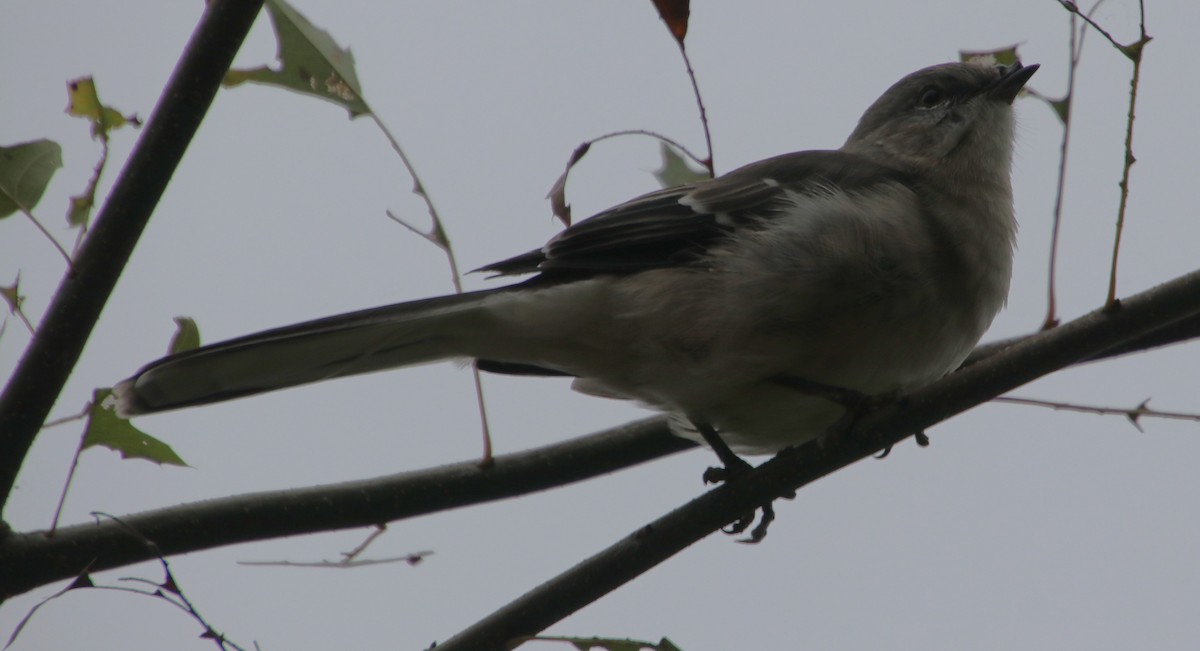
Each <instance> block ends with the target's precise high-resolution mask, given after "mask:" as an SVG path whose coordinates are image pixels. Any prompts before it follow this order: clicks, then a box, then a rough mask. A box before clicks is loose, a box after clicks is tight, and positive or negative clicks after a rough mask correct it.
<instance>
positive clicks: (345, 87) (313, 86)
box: [223, 0, 371, 118]
mask: <svg viewBox="0 0 1200 651" xmlns="http://www.w3.org/2000/svg"><path fill="white" fill-rule="evenodd" d="M266 7H267V13H268V14H269V15H270V16H271V24H272V25H273V26H274V28H275V38H276V39H277V40H278V42H279V48H278V53H277V54H276V58H277V59H278V60H279V63H280V64H281V65H282V67H281V68H280V69H279V70H274V69H272V68H268V67H266V66H262V67H259V68H250V69H238V70H230V71H229V72H228V73H226V75H225V80H224V82H223V83H224V84H225V85H226V86H237V85H238V84H242V83H245V82H247V81H249V82H254V83H259V84H269V85H272V86H281V87H283V88H287V89H288V90H292V91H295V92H297V93H304V94H305V95H314V96H316V97H320V98H321V99H324V100H328V101H330V102H333V103H335V104H337V105H339V106H341V107H343V108H345V109H346V110H347V111H349V112H350V117H352V118H355V117H358V116H360V115H365V114H368V113H370V112H371V109H370V107H369V106H367V103H366V102H365V101H364V100H363V98H362V86H361V85H360V84H359V83H358V73H357V72H356V71H355V69H354V55H353V54H351V53H350V50H349V49H342V48H341V47H339V46H338V44H337V42H336V41H334V40H333V37H332V36H330V35H329V32H327V31H325V30H322V29H318V28H317V27H316V26H314V25H313V24H312V23H310V22H309V21H308V19H307V18H305V17H304V16H303V15H302V14H301V13H300V12H298V11H296V10H295V9H294V8H293V7H292V6H291V5H289V4H288V3H286V2H284V0H267V2H266Z"/></svg>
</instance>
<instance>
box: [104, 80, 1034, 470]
mask: <svg viewBox="0 0 1200 651" xmlns="http://www.w3.org/2000/svg"><path fill="white" fill-rule="evenodd" d="M1037 68H1038V66H1036V65H1030V66H1024V67H1022V66H1021V65H1020V64H1019V63H1018V64H1016V65H1013V66H1001V65H985V64H980V63H969V64H964V63H950V64H944V65H937V66H933V67H929V68H925V69H923V70H919V71H917V72H914V73H912V74H910V75H908V76H907V77H905V78H903V79H901V80H900V81H899V82H897V83H896V84H895V85H893V86H892V87H891V88H889V89H888V90H887V92H885V93H884V94H883V96H881V97H880V98H879V99H878V100H876V102H875V103H874V104H872V105H871V107H870V108H869V109H867V111H866V113H864V114H863V116H862V118H861V119H860V120H859V122H858V126H857V128H856V129H855V130H854V132H853V133H852V134H850V137H849V139H847V140H846V143H845V144H844V145H843V146H842V148H841V149H839V150H836V151H804V152H798V153H791V154H784V155H782V156H778V157H775V158H770V159H767V160H763V161H760V162H757V163H753V164H750V165H747V166H745V167H742V168H740V169H737V170H734V171H732V172H729V173H728V174H725V175H723V176H720V177H718V178H715V179H712V180H707V181H701V182H698V183H693V184H689V185H684V186H680V187H674V188H669V189H666V190H660V191H657V192H651V193H649V194H646V195H643V196H640V197H637V198H635V199H632V200H630V201H627V202H625V203H622V204H620V205H618V206H614V207H612V208H610V209H608V210H605V211H603V212H600V213H599V214H596V215H594V216H592V217H590V218H588V219H586V220H583V221H581V222H579V223H577V224H575V225H573V226H571V227H569V228H567V229H566V230H564V231H562V232H561V233H559V234H558V235H557V236H555V237H554V238H553V239H551V240H550V241H549V242H548V243H547V244H546V245H545V246H543V247H541V248H539V249H537V250H534V251H530V252H528V253H525V254H522V255H518V256H516V257H513V258H509V259H507V260H504V261H501V262H497V263H495V264H492V265H489V266H487V267H484V268H483V270H485V271H491V272H495V273H498V274H501V275H519V274H535V275H534V276H533V277H532V278H530V279H528V280H525V281H524V282H521V283H518V284H514V285H510V286H507V287H500V288H497V289H489V290H485V291H477V292H471V293H466V294H461V295H454V296H442V297H438V298H431V299H425V300H418V301H412V302H408V303H399V304H396V305H389V306H385V307H380V308H375V309H371V310H364V311H360V312H353V313H350V314H343V315H339V316H333V317H328V318H324V319H319V320H316V321H309V322H306V323H300V324H297V325H292V326H286V327H283V328H278V329H274V330H268V331H265V332H261V333H258V334H252V335H247V336H245V337H240V338H237V339H232V340H229V341H225V342H221V343H217V344H212V345H209V346H204V347H202V348H197V349H194V350H191V351H188V352H184V353H180V354H177V355H172V356H170V357H166V358H163V359H160V360H158V361H156V362H153V363H151V364H149V365H147V366H145V367H143V368H142V369H141V370H139V371H138V372H137V373H136V374H135V375H134V376H133V377H131V378H129V379H127V380H124V381H122V382H120V383H119V384H117V386H116V387H114V389H113V391H114V395H115V396H116V409H117V411H118V413H119V414H121V415H123V416H126V417H128V416H132V415H136V414H146V413H151V412H157V411H163V410H168V409H176V408H180V407H188V406H193V405H201V404H205V403H210V402H217V401H221V400H229V399H232V398H239V397H242V396H248V395H252V394H255V393H260V392H264V391H273V390H275V389H282V388H285V387H290V386H296V385H299V384H306V383H309V382H317V381H320V380H327V379H331V378H335V377H342V376H347V375H355V374H359V373H368V372H373V371H380V370H384V369H389V368H395V367H401V366H411V365H414V364H423V363H426V362H433V361H437V360H445V359H467V360H476V362H477V363H478V364H479V366H480V368H482V369H485V370H490V371H496V372H506V373H520V374H542V375H568V376H572V377H574V378H576V379H575V380H574V384H573V387H574V388H575V389H576V390H578V391H581V392H584V393H588V394H593V395H598V396H605V397H610V398H620V399H627V400H634V401H637V402H639V403H641V404H643V405H647V406H649V407H652V408H654V409H658V410H661V411H663V412H666V413H667V414H669V415H671V420H672V427H673V429H674V431H675V432H676V433H677V434H679V435H681V436H684V437H687V438H692V439H695V440H700V438H701V432H702V431H704V430H708V431H710V432H711V431H712V430H715V431H716V432H717V433H719V435H720V437H721V438H722V439H724V441H725V442H727V443H728V444H729V446H730V447H732V448H733V449H734V450H735V451H738V452H741V453H745V454H765V453H772V452H776V451H778V450H780V449H782V448H784V447H788V446H791V445H798V444H800V443H803V442H805V441H807V440H810V439H812V438H815V437H817V436H819V435H820V434H821V433H822V432H824V431H825V429H826V428H827V427H829V426H830V425H831V424H832V423H834V422H835V421H836V420H837V419H838V418H839V417H840V416H842V415H843V414H844V407H843V406H842V405H841V404H839V403H838V402H836V401H831V400H830V399H829V398H827V397H823V396H820V395H814V394H812V393H809V392H805V391H803V390H798V389H797V388H796V387H795V385H794V383H793V385H791V386H789V385H788V383H786V382H781V381H780V380H781V378H791V379H795V380H799V381H800V382H807V383H812V384H813V385H817V386H824V387H836V388H841V389H846V390H851V391H854V392H858V393H861V394H868V395H871V394H880V393H887V392H894V391H901V390H905V389H912V388H915V387H919V386H922V385H924V384H927V383H929V382H932V381H934V380H936V379H938V378H940V377H942V376H943V375H945V374H946V373H949V372H950V371H952V370H954V369H955V368H956V367H957V366H958V365H959V364H960V363H961V362H962V360H963V359H964V358H965V357H966V356H967V354H968V353H969V352H970V351H971V349H972V348H973V347H974V346H975V344H976V343H977V342H978V341H979V339H980V337H981V336H982V335H983V333H984V331H985V330H986V329H987V327H988V326H989V325H990V324H991V322H992V319H993V318H994V317H995V316H996V313H997V312H998V311H999V310H1000V308H1001V307H1002V306H1003V304H1004V302H1005V300H1006V297H1007V294H1008V286H1009V277H1010V275H1011V269H1012V251H1013V240H1014V237H1015V233H1016V228H1017V224H1016V220H1015V219H1014V217H1013V206H1012V185H1011V179H1010V166H1011V157H1012V142H1013V110H1012V102H1013V99H1014V98H1015V97H1016V96H1017V93H1018V92H1019V91H1020V90H1021V88H1022V87H1023V86H1024V85H1025V83H1026V82H1027V81H1028V80H1029V78H1030V77H1031V76H1032V75H1033V73H1034V72H1035V71H1036V70H1037Z"/></svg>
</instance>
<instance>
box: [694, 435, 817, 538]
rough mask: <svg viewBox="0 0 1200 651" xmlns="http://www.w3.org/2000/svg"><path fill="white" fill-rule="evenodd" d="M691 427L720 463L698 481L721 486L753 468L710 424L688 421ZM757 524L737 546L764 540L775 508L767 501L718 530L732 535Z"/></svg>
mask: <svg viewBox="0 0 1200 651" xmlns="http://www.w3.org/2000/svg"><path fill="white" fill-rule="evenodd" d="M692 424H693V425H695V426H696V431H698V432H700V436H702V437H704V441H705V442H706V443H708V445H709V447H711V448H712V449H713V452H715V453H716V454H717V458H719V459H720V460H721V464H722V465H721V466H714V467H710V468H708V469H707V470H705V471H704V475H703V476H702V478H703V479H704V483H705V484H721V483H727V482H731V481H736V480H737V479H738V478H740V477H742V476H743V475H745V474H746V473H748V472H750V471H751V470H752V469H753V468H754V466H751V465H750V464H749V463H748V462H746V460H745V459H743V458H741V457H739V456H738V455H737V454H735V453H734V451H733V450H731V449H729V446H728V445H727V444H726V443H725V441H724V440H723V439H722V438H721V436H720V434H717V430H716V429H715V428H713V426H712V425H709V424H708V423H705V422H703V421H698V420H692ZM785 497H788V498H789V499H790V498H792V497H795V494H794V493H793V494H791V495H786V496H785ZM759 511H761V512H762V517H761V518H760V517H758V512H759ZM756 519H757V520H758V524H757V525H755V527H754V528H753V529H751V530H750V535H749V537H747V538H742V539H740V540H738V542H740V543H747V544H755V543H758V542H761V541H762V539H763V538H766V537H767V528H768V527H769V526H771V521H772V520H774V519H775V509H774V507H772V506H771V502H767V503H765V504H763V505H761V506H759V507H758V508H757V509H755V510H753V511H751V512H749V513H747V514H745V515H743V516H742V517H740V518H738V519H737V520H736V521H734V522H733V524H731V525H729V526H728V527H726V528H724V529H721V531H724V532H725V533H727V534H729V535H733V536H736V535H738V534H740V533H743V532H744V531H746V530H747V529H750V525H752V524H754V521H755V520H756Z"/></svg>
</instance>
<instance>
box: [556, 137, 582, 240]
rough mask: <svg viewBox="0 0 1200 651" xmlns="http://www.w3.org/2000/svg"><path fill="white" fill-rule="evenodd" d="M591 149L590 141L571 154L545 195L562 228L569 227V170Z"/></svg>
mask: <svg viewBox="0 0 1200 651" xmlns="http://www.w3.org/2000/svg"><path fill="white" fill-rule="evenodd" d="M591 148H592V141H591V140H589V141H587V142H585V143H583V144H582V145H579V146H578V147H576V148H575V151H573V152H571V160H569V161H567V168H566V169H565V170H563V173H562V174H561V175H559V177H558V178H557V179H555V180H554V185H553V186H551V187H550V192H549V193H548V194H547V195H546V198H547V199H549V200H550V210H551V211H552V212H553V213H554V216H555V217H557V218H558V220H559V221H561V222H562V223H563V225H564V226H570V225H571V204H569V203H567V177H568V176H570V175H571V168H572V167H575V163H578V162H579V159H581V158H583V157H584V156H586V155H587V153H588V150H589V149H591Z"/></svg>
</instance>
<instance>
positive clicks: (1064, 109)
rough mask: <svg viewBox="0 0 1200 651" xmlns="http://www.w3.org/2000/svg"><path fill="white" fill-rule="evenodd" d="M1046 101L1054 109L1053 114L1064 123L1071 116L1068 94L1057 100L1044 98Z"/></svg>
mask: <svg viewBox="0 0 1200 651" xmlns="http://www.w3.org/2000/svg"><path fill="white" fill-rule="evenodd" d="M1046 103H1047V104H1049V105H1050V108H1052V109H1054V114H1055V115H1057V116H1058V119H1059V121H1061V122H1062V123H1063V124H1066V123H1067V120H1068V119H1069V118H1070V117H1071V96H1070V95H1068V96H1066V97H1064V98H1062V99H1058V100H1046Z"/></svg>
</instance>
